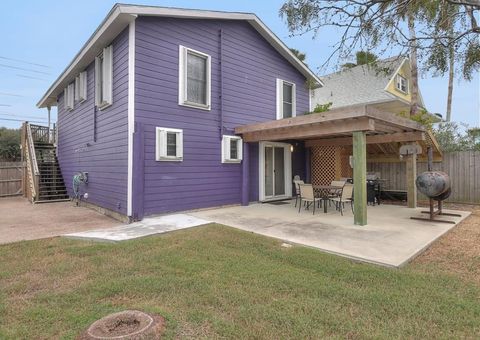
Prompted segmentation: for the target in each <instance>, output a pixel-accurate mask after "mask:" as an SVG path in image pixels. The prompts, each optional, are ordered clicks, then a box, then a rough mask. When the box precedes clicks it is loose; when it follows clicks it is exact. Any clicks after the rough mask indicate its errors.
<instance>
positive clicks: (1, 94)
mask: <svg viewBox="0 0 480 340" xmlns="http://www.w3.org/2000/svg"><path fill="white" fill-rule="evenodd" d="M0 96H10V97H24V96H22V95H20V94H16V93H8V92H0Z"/></svg>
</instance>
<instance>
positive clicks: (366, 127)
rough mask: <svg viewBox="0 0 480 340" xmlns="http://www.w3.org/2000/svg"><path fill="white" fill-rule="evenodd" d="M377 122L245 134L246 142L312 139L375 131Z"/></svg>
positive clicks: (365, 119) (354, 121) (317, 125)
mask: <svg viewBox="0 0 480 340" xmlns="http://www.w3.org/2000/svg"><path fill="white" fill-rule="evenodd" d="M374 130H375V122H374V121H373V119H369V118H365V117H364V118H359V119H356V120H347V121H343V122H337V123H335V124H330V123H329V124H309V125H305V126H296V127H289V128H283V129H275V130H266V131H256V132H249V133H244V134H243V140H244V141H245V142H258V141H265V140H268V141H275V140H283V139H305V138H312V137H322V136H332V135H335V134H339V133H347V132H348V133H351V132H352V131H374Z"/></svg>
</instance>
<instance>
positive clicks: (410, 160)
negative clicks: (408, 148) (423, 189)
mask: <svg viewBox="0 0 480 340" xmlns="http://www.w3.org/2000/svg"><path fill="white" fill-rule="evenodd" d="M405 158H406V169H407V170H406V176H407V204H408V207H409V208H416V207H417V186H416V184H415V179H416V178H417V155H416V154H415V153H414V154H411V155H407V156H405Z"/></svg>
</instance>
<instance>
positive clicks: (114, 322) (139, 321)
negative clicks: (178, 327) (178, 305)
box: [78, 310, 165, 340]
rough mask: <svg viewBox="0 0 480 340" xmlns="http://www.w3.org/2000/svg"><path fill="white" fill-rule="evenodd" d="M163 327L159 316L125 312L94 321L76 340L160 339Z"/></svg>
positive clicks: (163, 323) (163, 322)
mask: <svg viewBox="0 0 480 340" xmlns="http://www.w3.org/2000/svg"><path fill="white" fill-rule="evenodd" d="M164 325H165V320H164V318H162V317H161V316H159V315H150V314H146V313H143V312H140V311H136V310H127V311H123V312H119V313H114V314H110V315H107V316H106V317H104V318H102V319H100V320H98V321H95V322H94V323H93V324H92V325H91V326H90V327H89V328H88V329H87V330H86V331H85V332H84V333H82V334H81V335H80V336H79V337H78V339H79V340H93V339H130V340H136V339H161V336H162V333H163V329H164Z"/></svg>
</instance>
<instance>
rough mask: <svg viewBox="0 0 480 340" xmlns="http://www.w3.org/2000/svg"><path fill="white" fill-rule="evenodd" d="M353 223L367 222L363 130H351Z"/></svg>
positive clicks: (365, 153) (365, 157)
mask: <svg viewBox="0 0 480 340" xmlns="http://www.w3.org/2000/svg"><path fill="white" fill-rule="evenodd" d="M353 200H354V201H353V206H354V218H353V221H354V224H358V225H366V224H367V142H366V133H365V131H354V132H353Z"/></svg>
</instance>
